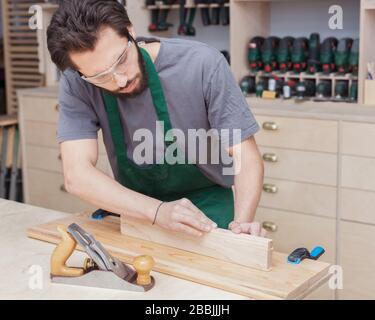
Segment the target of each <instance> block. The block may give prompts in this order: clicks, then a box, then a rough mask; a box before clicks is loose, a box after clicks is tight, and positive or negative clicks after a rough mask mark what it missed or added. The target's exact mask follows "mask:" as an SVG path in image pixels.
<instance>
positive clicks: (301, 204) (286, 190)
mask: <svg viewBox="0 0 375 320" xmlns="http://www.w3.org/2000/svg"><path fill="white" fill-rule="evenodd" d="M336 194H337V189H336V188H334V187H328V186H320V185H317V184H309V183H300V182H294V181H285V180H277V179H269V178H265V179H264V185H263V193H262V197H261V199H260V205H261V206H262V207H266V208H273V209H280V210H285V211H295V212H301V213H307V214H314V215H318V216H327V217H332V218H334V217H336V198H337V197H336Z"/></svg>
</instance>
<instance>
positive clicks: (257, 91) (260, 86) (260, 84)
mask: <svg viewBox="0 0 375 320" xmlns="http://www.w3.org/2000/svg"><path fill="white" fill-rule="evenodd" d="M266 88H267V84H266V81H265V79H260V80H259V81H258V83H257V84H256V86H255V94H256V96H257V97H258V98H261V97H262V95H263V91H264V90H266Z"/></svg>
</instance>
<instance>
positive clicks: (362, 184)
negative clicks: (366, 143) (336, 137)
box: [342, 156, 375, 191]
mask: <svg viewBox="0 0 375 320" xmlns="http://www.w3.org/2000/svg"><path fill="white" fill-rule="evenodd" d="M342 186H343V187H347V188H353V189H362V190H370V191H375V159H372V158H361V157H352V156H343V157H342Z"/></svg>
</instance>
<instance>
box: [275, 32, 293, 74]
mask: <svg viewBox="0 0 375 320" xmlns="http://www.w3.org/2000/svg"><path fill="white" fill-rule="evenodd" d="M293 41H294V38H293V37H285V38H282V39H281V40H280V43H279V47H278V48H277V63H278V65H279V70H280V72H281V73H285V72H287V71H289V70H291V69H292V61H291V53H292V46H293Z"/></svg>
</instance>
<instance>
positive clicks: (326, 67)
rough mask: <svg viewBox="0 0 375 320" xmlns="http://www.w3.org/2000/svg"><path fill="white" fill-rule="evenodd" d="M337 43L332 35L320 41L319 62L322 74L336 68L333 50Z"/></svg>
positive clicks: (334, 50)
mask: <svg viewBox="0 0 375 320" xmlns="http://www.w3.org/2000/svg"><path fill="white" fill-rule="evenodd" d="M337 43H338V41H337V39H336V38H334V37H330V38H327V39H325V40H324V41H323V43H322V46H321V50H320V62H321V64H322V70H323V74H330V73H331V72H334V71H335V69H336V66H335V52H336V48H337Z"/></svg>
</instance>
